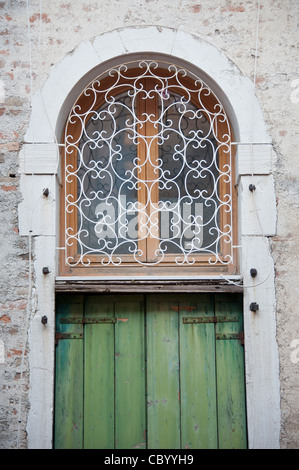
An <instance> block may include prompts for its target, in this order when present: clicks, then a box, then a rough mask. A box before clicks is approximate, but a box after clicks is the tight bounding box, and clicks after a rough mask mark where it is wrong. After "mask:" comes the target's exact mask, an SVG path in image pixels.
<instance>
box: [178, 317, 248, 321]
mask: <svg viewBox="0 0 299 470" xmlns="http://www.w3.org/2000/svg"><path fill="white" fill-rule="evenodd" d="M233 321H234V322H236V321H239V317H238V316H226V317H183V323H224V322H233Z"/></svg>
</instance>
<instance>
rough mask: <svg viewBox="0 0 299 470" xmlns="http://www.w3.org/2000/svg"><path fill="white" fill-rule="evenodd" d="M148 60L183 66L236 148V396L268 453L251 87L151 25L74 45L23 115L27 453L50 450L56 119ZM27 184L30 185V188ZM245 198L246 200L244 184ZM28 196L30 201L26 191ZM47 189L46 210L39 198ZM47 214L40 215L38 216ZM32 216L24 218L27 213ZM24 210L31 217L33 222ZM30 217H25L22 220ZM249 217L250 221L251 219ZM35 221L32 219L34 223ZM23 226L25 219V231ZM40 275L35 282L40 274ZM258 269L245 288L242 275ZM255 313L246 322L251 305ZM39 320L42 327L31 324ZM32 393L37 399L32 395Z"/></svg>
mask: <svg viewBox="0 0 299 470" xmlns="http://www.w3.org/2000/svg"><path fill="white" fill-rule="evenodd" d="M146 53H151V54H153V56H155V57H157V55H159V54H163V55H167V56H168V58H169V57H170V58H173V60H174V59H177V60H178V61H180V63H182V62H184V63H188V67H189V68H191V69H192V68H193V69H196V70H197V75H199V76H200V77H201V78H202V79H203V80H204V81H205V82H206V83H207V84H208V85H209V86H210V88H212V89H213V91H214V92H215V93H216V95H217V96H218V98H219V99H220V101H221V102H222V104H223V105H224V107H225V109H226V111H227V114H228V116H229V118H230V121H231V124H232V127H233V131H234V135H235V140H236V142H235V144H236V146H237V183H238V187H239V246H240V248H239V251H240V262H241V275H242V277H243V282H244V286H245V287H244V330H245V361H246V395H247V418H248V437H249V447H250V448H278V447H279V435H280V404H279V403H280V395H279V370H278V351H277V344H276V338H275V332H276V322H275V289H274V269H273V262H272V258H271V253H270V246H269V237H271V236H274V235H275V230H276V209H275V194H274V181H273V176H272V160H273V156H274V152H273V149H272V145H271V139H270V137H269V135H268V132H267V128H266V125H265V122H264V119H263V114H262V110H261V107H260V105H259V103H258V100H257V99H256V97H255V95H254V87H253V83H252V82H251V80H250V79H249V78H248V77H246V76H243V75H242V74H241V73H240V71H239V70H238V68H237V67H236V66H235V65H234V64H233V63H232V62H231V61H230V60H229V59H228V58H227V57H226V56H225V54H224V53H223V52H221V51H220V50H218V49H217V48H215V47H214V46H212V45H211V44H209V43H207V42H206V41H204V40H203V39H200V38H198V37H196V36H193V35H190V34H188V33H187V32H184V31H182V30H178V29H170V28H161V27H156V26H146V27H128V28H123V29H118V30H114V31H109V32H106V33H104V34H102V35H100V36H98V37H96V38H95V39H94V40H92V41H86V42H84V43H82V44H80V45H79V46H78V47H77V48H76V49H75V50H74V51H73V52H72V53H70V54H68V55H67V56H66V57H65V58H64V59H63V60H62V62H61V63H60V64H58V65H57V66H55V67H53V69H52V70H51V72H50V74H49V77H48V79H47V81H46V82H45V84H44V86H43V87H42V88H41V89H40V90H38V91H37V93H36V94H35V96H34V97H33V101H32V114H31V119H30V123H29V127H28V130H27V132H26V135H25V143H24V146H23V149H22V151H21V154H20V173H21V188H22V192H23V201H22V203H21V204H20V206H19V230H20V234H21V235H24V236H26V235H28V232H29V230H31V234H32V236H34V237H35V243H34V250H35V252H34V258H35V262H34V268H35V279H36V281H35V292H36V297H37V298H36V309H35V312H34V315H33V316H32V320H31V325H30V332H29V349H30V371H31V374H30V404H31V407H30V412H29V417H28V424H27V432H28V440H29V447H30V448H51V447H52V426H53V383H54V351H53V344H54V341H53V339H54V330H55V327H54V318H55V299H54V285H55V277H56V275H57V271H56V269H57V263H56V259H57V253H58V248H59V245H58V243H59V240H58V237H57V233H58V230H57V228H58V217H59V211H58V199H59V171H58V166H59V165H58V163H59V160H58V150H57V143H59V139H60V135H61V132H62V128H63V125H64V122H65V119H66V116H67V114H68V112H69V110H70V108H71V106H72V104H73V103H74V102H75V100H76V98H77V96H78V94H79V93H80V92H81V91H82V89H83V88H84V87H85V86H86V85H87V84H88V83H89V82H90V81H91V80H92V79H93V78H95V77H96V76H97V75H98V72H99V70H102V69H103V68H104V67H105V64H106V62H107V61H108V62H107V63H109V66H111V65H112V63H113V61H114V60H115V61H116V62H117V61H119V57H121V58H122V59H121V60H122V61H125V59H126V58H129V57H131V55H134V57H136V56H137V57H138V56H139V55H140V56H141V57H142V56H144V54H146ZM33 178H34V181H35V184H34V185H32V179H33ZM253 179H254V184H255V186H256V188H257V189H256V191H255V194H254V195H253V194H252V193H251V192H250V191H248V186H249V183H251V182H253ZM32 187H34V188H35V190H36V192H35V191H33V192H32ZM44 187H49V189H50V195H49V198H48V199H47V201H45V200H44V199H43V198H40V191H41V190H42V188H44ZM45 207H47V212H46V214H47V216H46V217H44V215H43V214H44V213H45V211H44V209H45ZM33 208H34V209H33ZM33 210H34V213H33ZM29 214H31V217H29V216H28V215H29ZM257 214H258V215H259V217H256V215H257ZM35 215H36V217H35ZM29 220H31V221H32V220H33V221H34V223H33V224H32V225H30V224H29ZM44 265H47V266H49V267H50V271H51V272H50V274H49V275H48V276H47V277H45V276H43V274H42V266H44ZM251 267H255V268H257V270H258V276H257V278H255V280H253V279H252V278H251V277H250V275H249V271H250V268H251ZM253 301H254V302H257V303H258V304H259V312H258V313H257V314H252V312H250V310H249V304H250V303H251V302H253ZM43 315H47V317H48V323H47V326H46V327H45V326H44V325H42V324H41V322H40V318H41V316H43ZM41 392H42V393H41Z"/></svg>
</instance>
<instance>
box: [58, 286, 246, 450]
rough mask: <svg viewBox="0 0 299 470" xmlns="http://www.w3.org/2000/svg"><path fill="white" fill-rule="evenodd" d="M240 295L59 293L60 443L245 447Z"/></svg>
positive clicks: (111, 446)
mask: <svg viewBox="0 0 299 470" xmlns="http://www.w3.org/2000/svg"><path fill="white" fill-rule="evenodd" d="M241 306H242V305H241V302H240V298H239V297H238V296H236V295H234V296H227V295H222V296H220V295H216V296H215V295H209V294H200V295H199V294H198V295H172V294H171V295H170V294H169V295H164V294H157V295H156V294H155V295H152V294H150V295H146V296H143V295H117V296H109V295H88V296H80V295H67V296H66V295H64V296H61V297H60V296H59V297H58V299H57V317H56V331H57V333H56V382H55V432H54V437H55V447H56V448H98V449H99V448H102V449H131V448H149V449H180V448H182V449H186V448H190V449H198V448H201V449H209V448H212V449H214V448H244V447H246V414H245V389H244V359H243V346H242V344H241V343H242V341H241V339H242V335H240V333H242V331H243V328H242V314H241V312H242V310H241Z"/></svg>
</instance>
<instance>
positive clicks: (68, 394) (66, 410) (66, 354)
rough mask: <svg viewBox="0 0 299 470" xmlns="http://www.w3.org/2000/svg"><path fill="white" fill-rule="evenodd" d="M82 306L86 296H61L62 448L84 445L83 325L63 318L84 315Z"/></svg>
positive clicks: (58, 441)
mask: <svg viewBox="0 0 299 470" xmlns="http://www.w3.org/2000/svg"><path fill="white" fill-rule="evenodd" d="M82 310H83V297H82V296H67V298H61V299H60V301H59V303H58V305H57V310H56V325H57V327H56V330H57V331H58V333H59V334H61V335H65V337H64V338H63V339H59V341H58V342H57V346H56V382H55V387H56V393H55V429H54V437H55V441H54V442H55V447H56V448H62V449H69V448H73V449H81V448H82V445H83V413H82V410H83V334H82V333H83V328H82V325H81V324H64V323H63V322H62V321H61V320H62V319H63V318H66V317H69V316H73V317H78V318H80V317H81V315H82ZM77 335H78V336H77Z"/></svg>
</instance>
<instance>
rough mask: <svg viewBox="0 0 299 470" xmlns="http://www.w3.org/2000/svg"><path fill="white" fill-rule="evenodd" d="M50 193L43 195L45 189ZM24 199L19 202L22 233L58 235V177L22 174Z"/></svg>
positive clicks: (20, 231) (20, 230)
mask: <svg viewBox="0 0 299 470" xmlns="http://www.w3.org/2000/svg"><path fill="white" fill-rule="evenodd" d="M46 188H48V189H49V195H48V196H47V197H46V196H44V195H43V191H44V189H46ZM20 189H21V192H22V194H23V201H22V202H21V203H20V204H19V233H20V235H25V236H26V235H28V234H29V232H31V235H33V236H34V235H52V236H55V235H56V227H55V222H56V202H57V201H56V177H55V176H53V175H41V174H38V175H21V180H20Z"/></svg>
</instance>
